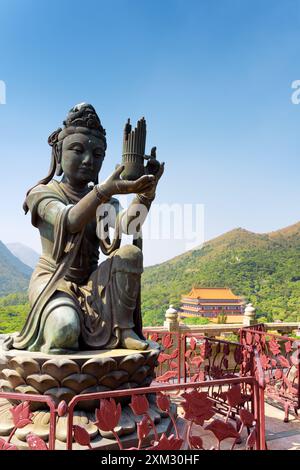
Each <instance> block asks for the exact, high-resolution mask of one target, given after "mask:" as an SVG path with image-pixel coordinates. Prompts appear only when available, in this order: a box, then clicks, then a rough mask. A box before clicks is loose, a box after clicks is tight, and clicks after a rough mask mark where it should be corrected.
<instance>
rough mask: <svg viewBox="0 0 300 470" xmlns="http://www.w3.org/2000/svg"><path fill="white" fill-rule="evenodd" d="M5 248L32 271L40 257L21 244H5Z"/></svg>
mask: <svg viewBox="0 0 300 470" xmlns="http://www.w3.org/2000/svg"><path fill="white" fill-rule="evenodd" d="M6 246H7V248H8V249H9V251H11V252H12V254H13V255H15V256H16V257H17V258H19V260H20V261H22V263H24V264H27V266H30V267H31V268H32V269H34V268H35V266H36V264H37V262H38V259H39V256H40V255H39V254H38V253H37V252H36V251H34V250H33V249H32V248H29V246H26V245H23V243H6Z"/></svg>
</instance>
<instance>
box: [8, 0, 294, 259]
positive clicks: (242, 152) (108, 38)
mask: <svg viewBox="0 0 300 470" xmlns="http://www.w3.org/2000/svg"><path fill="white" fill-rule="evenodd" d="M299 26H300V2H299V1H292V0H286V1H284V2H282V1H279V0H278V1H276V0H264V1H263V2H262V1H259V0H218V1H211V0H202V1H201V0H151V1H150V0H110V1H109V2H108V1H103V0H97V1H96V0H95V1H94V0H89V1H86V2H82V1H77V0H75V1H74V0H73V1H71V0H60V1H58V0H51V1H45V0H40V1H38V0H2V1H1V6H0V80H4V81H5V83H6V87H7V91H6V94H7V96H6V104H5V105H0V156H1V164H2V168H1V176H0V195H1V200H0V214H1V216H2V220H3V223H1V230H0V239H1V240H2V241H4V242H15V241H22V242H24V243H25V244H27V245H29V246H31V247H33V248H35V249H39V237H38V234H37V233H36V232H37V231H36V229H34V228H32V227H31V225H30V219H29V217H25V216H24V215H23V213H22V207H21V206H22V201H23V197H24V194H25V192H26V190H27V189H28V187H30V186H31V185H32V184H34V183H35V182H36V181H37V180H38V179H40V178H41V177H43V176H45V174H46V172H47V169H48V165H49V159H50V148H49V147H48V145H47V137H48V135H49V134H50V133H51V132H52V131H53V130H54V129H56V128H57V127H58V126H59V125H61V123H62V120H63V119H64V117H65V115H66V112H67V111H68V109H69V108H70V107H71V106H72V105H74V104H75V103H78V102H82V101H88V102H91V103H92V104H93V105H94V106H95V107H96V109H97V111H98V114H99V115H100V118H101V120H102V122H103V125H104V127H105V128H106V130H107V137H108V151H107V157H106V160H105V164H104V167H103V169H102V175H103V177H106V176H107V175H108V174H109V173H110V172H111V171H112V169H113V168H114V165H115V164H116V163H118V162H120V159H121V144H122V129H123V126H124V123H125V121H126V119H127V117H129V116H130V117H131V118H132V119H133V120H136V119H138V118H139V117H141V116H145V117H146V119H147V125H148V136H147V146H148V150H149V149H150V147H151V146H152V145H157V147H158V158H159V159H161V160H163V161H165V162H166V171H165V174H164V176H163V179H162V180H161V184H160V187H159V190H158V195H157V201H158V202H161V203H169V204H172V203H186V204H187V203H193V204H197V203H200V204H204V208H205V219H204V231H205V239H206V240H207V239H210V238H212V237H215V236H217V235H219V234H221V233H223V232H225V231H227V230H230V229H232V228H235V227H244V228H246V229H249V230H252V231H255V232H268V231H271V230H276V229H277V228H280V227H284V226H286V225H289V224H292V223H295V222H297V221H299V220H300V215H299V200H300V197H299V196H300V185H299V170H300V155H299V154H300V150H299V135H300V105H294V104H292V101H291V95H292V92H293V90H292V88H291V84H292V82H293V81H294V80H297V79H300V67H299V56H300V28H299ZM184 246H185V245H184V243H183V242H182V241H174V242H172V241H171V242H166V241H163V242H151V241H149V243H148V246H145V256H146V264H153V263H156V262H159V261H161V260H164V259H167V258H170V257H171V256H174V255H176V254H178V253H180V252H182V251H184Z"/></svg>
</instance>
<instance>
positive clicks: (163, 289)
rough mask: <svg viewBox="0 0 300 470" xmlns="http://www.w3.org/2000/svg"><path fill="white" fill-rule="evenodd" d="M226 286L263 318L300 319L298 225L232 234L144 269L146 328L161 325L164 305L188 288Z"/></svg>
mask: <svg viewBox="0 0 300 470" xmlns="http://www.w3.org/2000/svg"><path fill="white" fill-rule="evenodd" d="M193 285H195V286H199V287H230V288H231V289H232V290H233V291H234V293H235V294H238V295H241V296H243V297H245V299H246V300H248V301H251V302H253V304H254V305H255V307H256V308H257V312H258V314H260V315H262V316H263V317H264V318H265V319H268V320H272V319H280V320H290V321H292V320H293V321H298V320H299V321H300V222H299V223H297V224H295V225H292V226H290V227H286V228H284V229H282V230H278V231H276V232H271V233H266V234H257V233H253V232H249V231H247V230H244V229H242V228H238V229H235V230H232V231H230V232H228V233H225V234H224V235H221V236H220V237H217V238H215V239H213V240H210V241H209V242H207V243H205V244H204V246H203V247H202V248H201V249H194V250H191V251H189V252H186V253H184V254H182V255H180V256H177V257H175V258H173V259H171V260H170V261H167V262H165V263H162V264H159V265H156V266H152V267H149V268H146V269H145V272H144V274H143V289H142V302H143V314H144V324H145V325H150V324H151V325H155V324H162V321H163V318H164V313H165V310H166V308H167V307H168V305H169V303H170V302H171V303H173V304H175V305H177V306H178V305H179V303H180V297H181V294H184V293H188V292H189V290H190V289H191V287H192V286H193Z"/></svg>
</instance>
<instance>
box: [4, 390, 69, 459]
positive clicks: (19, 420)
mask: <svg viewBox="0 0 300 470" xmlns="http://www.w3.org/2000/svg"><path fill="white" fill-rule="evenodd" d="M0 398H1V399H4V400H8V401H10V402H14V401H16V402H17V403H19V402H20V404H23V406H22V405H21V407H20V404H19V405H16V406H15V407H14V408H12V410H15V413H14V412H13V411H12V416H13V423H14V427H13V429H12V431H11V433H10V435H9V437H8V439H7V442H8V443H10V441H11V439H12V437H13V436H14V434H15V432H16V431H17V429H20V428H22V427H25V426H26V425H30V424H31V415H32V413H31V412H30V404H31V403H36V402H39V403H45V404H46V405H48V407H49V411H50V419H49V439H48V448H47V450H55V436H56V419H57V416H58V415H60V414H62V413H64V412H65V410H66V406H65V404H64V403H62V404H60V405H59V406H58V407H56V405H55V403H54V401H53V400H52V399H51V398H50V397H49V396H47V395H32V394H24V393H7V392H0ZM18 406H19V409H18ZM25 421H26V423H25ZM37 441H38V443H40V442H41V440H40V439H39V438H37ZM37 441H36V442H37ZM37 447H39V445H38V444H37ZM0 449H1V446H0ZM39 450H40V449H39ZM43 450H46V448H43Z"/></svg>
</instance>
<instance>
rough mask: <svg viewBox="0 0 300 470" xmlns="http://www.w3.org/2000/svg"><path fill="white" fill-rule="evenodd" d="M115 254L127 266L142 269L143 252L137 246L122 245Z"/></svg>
mask: <svg viewBox="0 0 300 470" xmlns="http://www.w3.org/2000/svg"><path fill="white" fill-rule="evenodd" d="M116 254H117V256H118V257H119V258H120V259H121V260H123V262H124V263H126V264H127V265H130V266H134V267H137V268H140V269H141V270H142V269H143V252H142V250H140V248H138V247H137V246H134V245H124V246H122V247H121V248H119V249H118V251H117V253H116Z"/></svg>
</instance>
